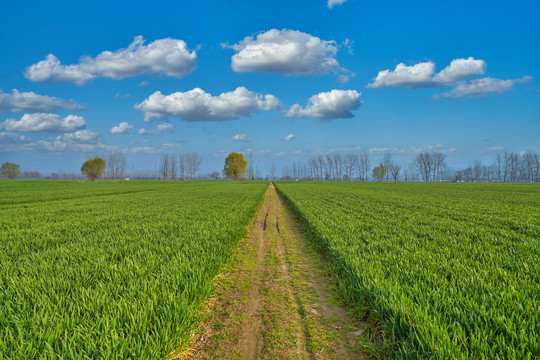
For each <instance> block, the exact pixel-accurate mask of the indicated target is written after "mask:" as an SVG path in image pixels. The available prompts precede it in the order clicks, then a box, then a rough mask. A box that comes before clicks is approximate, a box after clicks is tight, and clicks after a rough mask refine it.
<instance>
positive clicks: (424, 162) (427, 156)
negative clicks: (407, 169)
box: [414, 151, 433, 181]
mask: <svg viewBox="0 0 540 360" xmlns="http://www.w3.org/2000/svg"><path fill="white" fill-rule="evenodd" d="M414 164H415V165H416V168H417V169H418V172H419V173H420V175H421V176H422V181H429V180H430V179H431V175H432V172H433V157H432V155H431V153H430V152H429V151H424V152H420V153H418V154H416V157H415V159H414Z"/></svg>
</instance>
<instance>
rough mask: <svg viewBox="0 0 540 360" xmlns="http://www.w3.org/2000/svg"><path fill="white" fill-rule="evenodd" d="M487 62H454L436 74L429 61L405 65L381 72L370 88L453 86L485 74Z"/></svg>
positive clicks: (475, 60) (433, 64)
mask: <svg viewBox="0 0 540 360" xmlns="http://www.w3.org/2000/svg"><path fill="white" fill-rule="evenodd" d="M485 68H486V62H485V61H484V60H478V59H474V58H472V57H469V58H467V59H455V60H452V62H451V63H450V65H448V66H447V67H445V68H444V69H442V70H441V71H440V72H439V73H437V74H435V63H433V62H431V61H428V62H422V63H418V64H415V65H412V66H407V65H405V64H404V63H400V64H398V65H396V68H395V69H394V70H393V71H392V70H390V69H387V70H383V71H379V74H378V75H377V77H376V78H375V79H374V81H373V83H371V84H369V85H368V86H367V87H369V88H388V87H400V86H404V87H412V88H418V87H435V86H451V85H455V84H456V83H458V82H459V81H461V80H465V79H468V78H471V77H473V76H477V75H482V74H484V71H485Z"/></svg>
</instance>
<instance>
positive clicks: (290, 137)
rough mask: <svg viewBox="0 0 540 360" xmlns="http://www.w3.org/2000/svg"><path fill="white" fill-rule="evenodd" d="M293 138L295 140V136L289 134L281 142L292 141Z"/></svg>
mask: <svg viewBox="0 0 540 360" xmlns="http://www.w3.org/2000/svg"><path fill="white" fill-rule="evenodd" d="M295 138H296V136H294V134H289V135H287V136H285V137H284V138H283V140H285V141H290V140H293V139H295Z"/></svg>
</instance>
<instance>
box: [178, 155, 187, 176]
mask: <svg viewBox="0 0 540 360" xmlns="http://www.w3.org/2000/svg"><path fill="white" fill-rule="evenodd" d="M186 169H187V164H186V154H184V153H180V154H178V170H179V172H180V179H182V180H185V179H186V177H187V171H186Z"/></svg>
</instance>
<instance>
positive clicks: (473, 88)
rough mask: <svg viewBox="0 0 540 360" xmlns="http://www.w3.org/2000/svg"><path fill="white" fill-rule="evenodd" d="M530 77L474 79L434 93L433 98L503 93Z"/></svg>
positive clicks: (528, 79)
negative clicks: (440, 92)
mask: <svg viewBox="0 0 540 360" xmlns="http://www.w3.org/2000/svg"><path fill="white" fill-rule="evenodd" d="M531 79H532V78H531V77H530V76H524V77H522V78H521V79H513V80H501V79H493V78H489V77H486V78H482V79H474V80H471V81H467V82H464V83H461V84H459V85H458V86H456V87H455V88H453V89H452V90H450V91H449V92H446V93H442V94H436V95H434V96H433V98H434V99H438V98H458V97H462V96H468V97H482V96H485V95H487V94H490V93H499V94H501V93H504V92H506V91H509V90H511V89H512V88H513V87H514V84H517V83H523V82H528V81H530V80H531Z"/></svg>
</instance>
